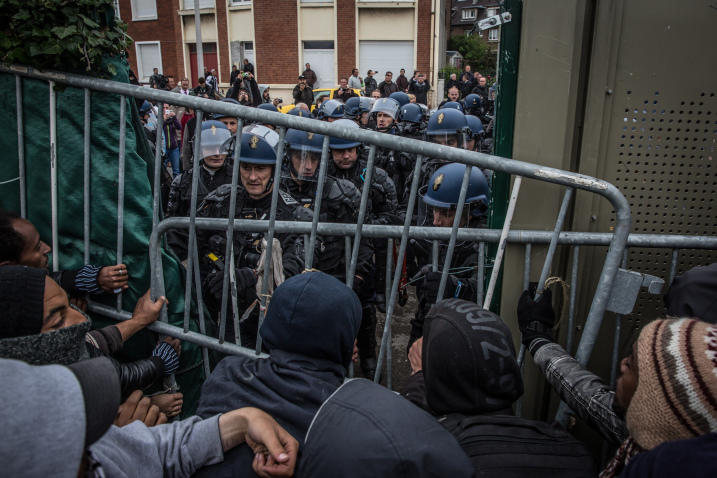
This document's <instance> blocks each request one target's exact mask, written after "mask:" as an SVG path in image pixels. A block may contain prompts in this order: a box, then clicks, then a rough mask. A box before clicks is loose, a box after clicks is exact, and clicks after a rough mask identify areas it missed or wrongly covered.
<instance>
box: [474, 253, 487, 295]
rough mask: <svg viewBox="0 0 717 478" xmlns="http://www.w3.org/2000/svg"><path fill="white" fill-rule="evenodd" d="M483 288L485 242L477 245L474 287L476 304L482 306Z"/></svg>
mask: <svg viewBox="0 0 717 478" xmlns="http://www.w3.org/2000/svg"><path fill="white" fill-rule="evenodd" d="M484 288H485V242H483V241H481V242H480V243H478V282H477V287H476V304H478V305H482V304H483V294H484Z"/></svg>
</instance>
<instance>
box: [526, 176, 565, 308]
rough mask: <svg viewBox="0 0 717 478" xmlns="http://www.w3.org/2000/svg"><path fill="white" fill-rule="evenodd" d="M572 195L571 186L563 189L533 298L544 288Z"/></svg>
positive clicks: (537, 298) (541, 292) (537, 297)
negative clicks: (558, 210)
mask: <svg viewBox="0 0 717 478" xmlns="http://www.w3.org/2000/svg"><path fill="white" fill-rule="evenodd" d="M572 196H573V188H567V189H566V190H565V195H564V196H563V203H562V204H561V205H560V212H559V213H558V220H557V221H555V228H554V229H553V237H552V238H551V239H550V246H549V247H548V253H547V254H546V256H545V262H544V263H543V270H542V271H541V272H540V280H538V288H537V290H536V292H535V300H539V296H541V295H542V294H543V291H544V290H545V281H546V280H548V274H549V273H550V266H551V264H552V263H553V256H554V255H555V249H556V247H558V236H560V231H561V230H562V229H563V221H565V215H566V214H567V213H568V206H569V205H570V198H571V197H572Z"/></svg>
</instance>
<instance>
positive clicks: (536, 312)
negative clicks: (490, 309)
mask: <svg viewBox="0 0 717 478" xmlns="http://www.w3.org/2000/svg"><path fill="white" fill-rule="evenodd" d="M531 288H532V289H533V291H527V290H526V291H523V294H522V295H521V296H520V300H519V301H518V325H519V327H520V332H521V334H522V336H523V337H522V341H523V345H525V347H526V348H527V349H528V350H530V353H531V355H535V353H536V352H537V351H538V349H539V348H540V347H542V346H543V345H547V344H548V343H551V342H553V331H552V328H553V325H554V324H555V311H554V310H553V303H552V299H553V293H552V292H551V291H550V289H545V290H544V291H543V294H542V297H539V298H538V300H537V301H534V300H533V295H534V294H535V292H534V291H535V288H533V287H532V284H531Z"/></svg>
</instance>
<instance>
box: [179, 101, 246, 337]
mask: <svg viewBox="0 0 717 478" xmlns="http://www.w3.org/2000/svg"><path fill="white" fill-rule="evenodd" d="M182 96H188V95H182ZM208 111H214V110H213V109H209V110H208ZM243 127H244V122H243V121H242V120H241V118H237V133H236V141H235V142H234V158H239V157H240V156H241V138H242V128H243ZM201 136H202V134H201V126H200V127H199V134H197V135H196V136H195V140H196V138H199V137H201ZM197 149H198V147H197ZM238 181H239V161H234V164H233V166H232V185H231V196H230V198H229V217H228V222H227V226H226V227H227V235H226V238H227V246H226V249H225V251H224V264H225V267H224V281H223V283H222V308H221V312H220V313H219V342H220V343H223V342H224V332H225V331H226V328H227V301H228V299H229V297H228V294H229V285H230V284H229V271H230V269H232V268H234V217H235V214H236V209H237V183H238ZM227 265H231V267H226V266H227ZM235 285H236V284H234V285H232V296H233V297H236V295H237V293H236V287H235ZM234 333H235V334H237V333H238V329H235V330H234Z"/></svg>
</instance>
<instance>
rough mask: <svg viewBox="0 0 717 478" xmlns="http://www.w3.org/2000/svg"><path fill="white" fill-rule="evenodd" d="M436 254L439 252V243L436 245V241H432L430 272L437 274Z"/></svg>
mask: <svg viewBox="0 0 717 478" xmlns="http://www.w3.org/2000/svg"><path fill="white" fill-rule="evenodd" d="M438 252H439V243H438V240H434V241H433V248H432V250H431V270H432V271H433V272H438Z"/></svg>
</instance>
